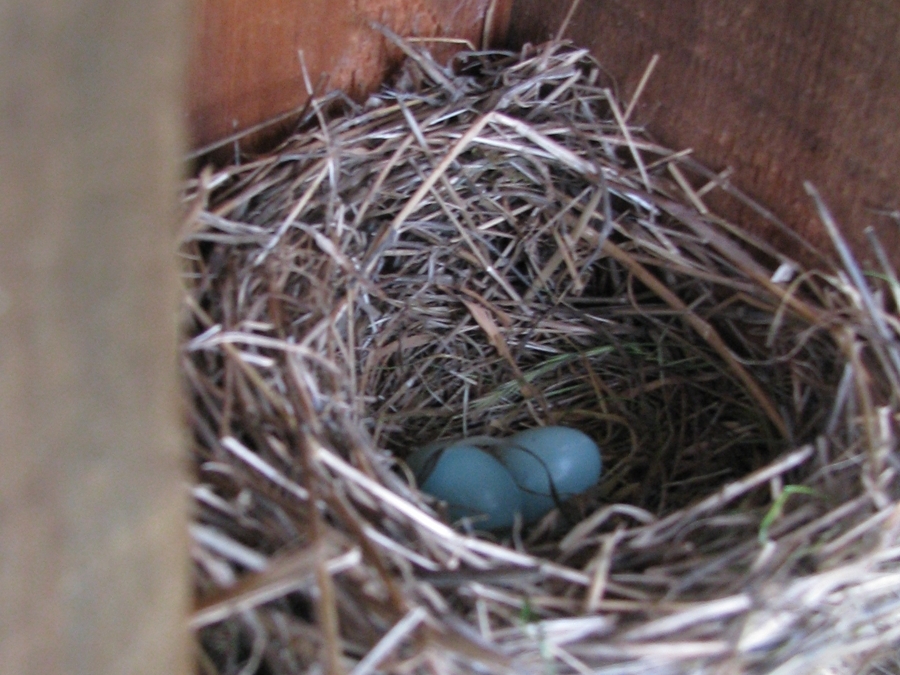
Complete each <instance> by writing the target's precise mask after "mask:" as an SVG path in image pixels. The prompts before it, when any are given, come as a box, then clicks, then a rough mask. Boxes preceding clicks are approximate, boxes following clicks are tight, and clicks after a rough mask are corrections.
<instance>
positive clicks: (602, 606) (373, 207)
mask: <svg viewBox="0 0 900 675" xmlns="http://www.w3.org/2000/svg"><path fill="white" fill-rule="evenodd" d="M400 44H401V46H402V47H403V48H404V49H405V50H406V51H407V52H408V54H409V58H408V60H407V63H406V65H405V66H404V69H403V72H402V75H401V76H400V77H399V79H398V82H397V83H396V84H395V86H394V87H393V88H392V89H390V90H385V91H382V92H381V93H379V94H378V95H377V96H375V97H373V98H371V99H370V100H369V101H368V102H367V103H366V105H365V106H364V107H358V106H353V105H352V104H350V103H345V104H344V112H342V113H341V114H337V115H336V114H326V113H325V111H326V110H327V109H328V104H329V103H330V102H333V101H334V100H336V98H337V97H334V96H333V97H331V98H326V99H320V100H317V101H315V102H314V104H313V105H312V106H311V107H310V109H309V111H308V115H307V118H306V120H305V121H304V123H303V124H302V125H301V127H300V129H301V130H300V131H299V132H298V133H296V134H294V135H292V136H291V137H290V138H289V139H288V140H287V141H286V142H285V143H284V144H283V145H282V146H280V147H279V148H278V149H277V150H276V151H275V152H273V153H271V154H267V155H265V156H262V157H258V158H250V159H246V158H245V159H244V160H243V161H242V162H240V163H236V164H235V165H233V166H228V167H225V168H221V169H216V170H205V171H203V172H201V173H200V175H199V176H198V177H197V178H195V179H193V180H191V181H189V182H188V184H187V185H186V188H185V202H186V205H187V209H188V211H189V213H188V215H187V217H186V220H185V225H184V231H183V233H182V246H181V255H182V259H183V262H184V268H185V275H184V279H185V287H186V288H185V307H186V309H185V319H184V341H183V352H182V365H183V369H184V374H185V379H186V382H187V387H188V389H189V404H188V406H189V410H188V414H189V422H190V425H191V429H192V432H193V450H192V457H193V461H194V466H195V472H196V473H195V476H196V480H195V483H194V484H193V486H192V495H193V498H194V500H195V505H196V515H195V519H194V524H193V525H192V527H191V536H192V556H193V560H194V570H195V585H196V597H197V600H196V602H197V605H196V608H195V610H194V612H193V614H192V617H191V625H192V626H193V628H194V629H195V630H196V631H197V634H198V638H199V639H198V664H199V665H198V669H199V672H201V673H205V674H213V673H215V674H225V673H228V674H238V673H240V674H241V675H249V674H251V673H267V674H273V675H282V674H287V673H300V672H313V673H315V672H324V673H347V672H349V673H352V674H353V675H365V674H366V673H376V672H378V673H469V672H482V673H507V672H517V673H559V674H564V673H660V674H668V673H688V672H690V673H712V672H716V673H761V672H771V673H779V674H780V675H786V674H793V673H807V672H820V671H819V670H817V669H818V668H820V667H822V666H823V664H828V665H829V666H830V667H832V668H834V669H835V670H833V671H832V672H851V671H856V672H859V670H858V669H861V668H863V667H864V666H866V664H869V666H868V667H880V668H884V667H886V666H885V665H884V664H885V661H883V660H882V661H879V660H878V659H883V658H885V650H886V649H888V648H891V647H892V646H895V645H896V644H897V643H898V640H900V546H898V534H900V510H898V501H897V500H898V477H897V471H898V468H900V465H898V460H897V441H896V438H895V435H894V433H895V427H896V424H897V421H898V417H897V410H898V393H900V386H898V381H900V349H898V334H900V325H898V319H897V316H896V314H894V313H893V310H892V309H891V307H895V306H896V303H897V299H898V298H897V296H898V293H900V286H898V283H897V280H896V277H895V276H894V274H893V271H892V270H891V269H890V267H889V266H887V264H886V263H885V264H884V265H883V267H884V269H879V270H876V271H875V272H871V273H869V274H863V272H862V271H861V270H860V268H859V267H858V266H857V264H856V263H855V262H854V261H853V258H852V257H851V256H850V254H849V253H847V251H846V250H845V249H844V248H842V247H841V238H840V234H839V233H838V232H837V230H836V228H835V226H834V223H833V222H832V221H831V218H830V216H829V215H828V212H827V210H826V209H825V208H824V206H822V205H821V204H820V207H821V213H822V216H823V219H824V221H825V224H826V226H828V227H829V228H830V231H832V233H833V236H834V238H835V243H836V245H837V246H838V250H839V253H840V255H841V257H842V260H843V265H842V266H841V267H840V268H836V267H827V266H824V265H823V267H822V269H820V270H810V269H806V268H804V267H802V266H801V265H799V264H797V263H794V262H792V261H791V260H789V259H788V258H786V257H785V256H784V255H782V254H780V253H778V252H777V251H773V250H771V249H769V248H768V247H767V246H766V245H765V243H763V242H760V241H757V240H755V239H753V238H752V237H750V236H749V235H748V234H746V233H744V232H742V231H741V230H740V229H739V228H737V227H735V226H733V225H731V224H729V223H727V222H725V221H723V220H722V219H720V218H717V217H716V216H714V215H712V214H711V213H710V212H709V211H708V209H707V208H706V207H705V206H704V203H703V199H704V195H705V194H706V193H707V192H708V191H710V190H719V189H724V190H730V191H731V192H732V193H734V190H733V189H732V188H731V187H730V186H729V184H728V182H727V180H725V179H724V178H722V177H717V176H715V175H713V174H711V173H710V172H708V171H704V170H703V169H702V168H701V167H698V166H697V165H696V164H694V163H693V162H692V161H691V159H690V157H689V154H687V153H679V152H673V151H670V150H668V149H666V148H663V147H660V146H659V145H658V144H656V143H655V142H653V141H652V140H651V139H650V138H649V137H648V135H647V134H646V133H644V131H643V130H642V129H641V128H639V127H638V126H637V125H635V124H634V123H632V122H631V121H630V120H631V115H632V108H633V106H629V105H624V104H622V103H619V102H617V100H616V98H615V96H614V95H613V93H611V90H610V88H609V87H608V86H604V82H605V77H604V75H603V73H602V71H601V69H600V68H599V67H598V65H597V64H596V62H594V61H593V60H592V59H591V57H590V56H589V55H588V54H587V53H586V52H585V51H584V50H580V49H576V48H574V47H572V46H571V45H566V44H563V43H551V44H549V45H546V46H544V47H542V48H540V49H537V50H531V51H526V52H523V53H522V54H511V53H500V52H465V53H462V54H460V55H458V56H457V57H455V59H454V60H453V61H452V62H451V64H450V65H449V66H446V67H445V66H439V65H438V64H436V63H435V62H434V61H433V60H431V59H430V57H429V56H428V54H427V53H426V52H424V51H420V50H417V49H412V48H411V47H409V46H408V45H407V44H405V43H402V42H400ZM810 189H811V192H813V198H817V196H816V195H815V193H814V190H812V188H810ZM876 252H877V253H878V254H879V256H880V257H881V259H882V261H884V260H885V256H884V255H883V252H882V251H881V250H880V249H877V248H876ZM546 424H565V425H569V426H572V427H576V428H578V429H580V430H582V431H584V432H586V433H588V434H589V435H590V436H591V437H592V438H594V439H595V440H596V441H597V443H598V444H599V445H600V447H601V448H602V451H603V461H604V473H603V476H602V478H601V481H600V483H599V485H597V486H596V487H595V488H594V489H592V490H590V491H589V492H588V493H587V494H584V495H582V496H580V497H578V498H576V499H574V500H573V501H571V502H569V503H565V504H560V505H559V508H557V509H555V510H554V511H553V512H551V513H550V514H549V515H548V516H546V517H545V518H544V519H543V520H541V521H540V522H539V523H537V524H534V525H532V526H528V527H517V528H515V529H514V530H513V531H512V532H510V533H499V534H498V533H483V532H478V531H477V530H475V529H474V528H473V527H472V526H471V523H469V525H468V527H467V524H466V523H455V524H454V523H450V522H448V521H447V520H446V518H445V511H444V510H443V509H442V505H441V504H440V503H436V502H435V500H433V499H432V498H430V497H428V496H426V495H423V494H422V493H421V492H419V491H418V490H417V489H416V486H415V484H414V481H413V479H412V477H411V475H410V472H409V471H408V470H407V469H406V468H405V465H404V462H403V459H404V457H405V456H407V455H408V453H409V452H411V451H412V450H414V449H416V448H419V447H421V446H422V445H423V444H426V443H428V442H431V441H435V440H438V439H447V438H453V437H461V436H474V435H488V436H504V435H508V434H510V433H512V432H514V431H516V430H520V429H524V428H528V427H534V426H539V425H546ZM472 479H473V480H477V479H478V477H477V476H473V477H472ZM841 668H844V671H841V670H840V669H841Z"/></svg>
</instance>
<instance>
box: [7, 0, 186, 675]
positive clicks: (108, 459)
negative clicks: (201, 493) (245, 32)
mask: <svg viewBox="0 0 900 675" xmlns="http://www.w3.org/2000/svg"><path fill="white" fill-rule="evenodd" d="M186 9H187V5H186V3H185V2H184V1H183V0H156V1H154V2H146V1H144V0H118V1H117V2H102V1H101V0H78V1H75V2H72V1H66V0H44V1H42V2H35V1H34V0H6V1H5V2H2V3H0V671H2V672H3V673H5V674H9V675H24V674H28V675H74V674H82V673H83V674H85V675H121V674H122V673H147V674H148V675H150V674H154V675H158V674H161V673H165V674H166V675H180V674H183V673H187V672H188V670H189V664H188V649H187V645H188V642H187V640H186V635H187V634H186V631H185V621H184V619H185V612H186V609H187V607H188V601H189V592H188V591H189V588H188V574H187V572H188V554H187V547H186V539H185V532H186V508H185V506H186V499H185V489H184V478H183V475H182V471H181V469H182V464H183V457H182V450H183V448H182V444H181V423H180V419H179V404H178V402H179V391H178V386H177V369H176V363H177V361H176V308H177V295H176V284H177V274H176V268H175V256H174V237H173V225H174V222H175V217H174V216H175V212H174V207H175V195H176V185H177V183H176V179H177V171H178V166H179V164H178V160H179V157H180V156H181V154H182V152H183V133H182V115H181V103H182V90H183V85H182V80H183V72H184V64H185V58H184V56H185V51H186V50H185V49H184V45H185V39H184V38H185V31H184V28H185V26H186V18H187V17H186V14H187V13H186V11H185V10H186Z"/></svg>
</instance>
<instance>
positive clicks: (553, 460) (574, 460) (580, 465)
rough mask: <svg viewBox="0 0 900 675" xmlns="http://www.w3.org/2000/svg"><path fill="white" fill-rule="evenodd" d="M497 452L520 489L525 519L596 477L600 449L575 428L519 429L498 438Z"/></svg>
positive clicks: (544, 511) (581, 489)
mask: <svg viewBox="0 0 900 675" xmlns="http://www.w3.org/2000/svg"><path fill="white" fill-rule="evenodd" d="M498 456H499V459H500V461H501V462H502V463H503V465H504V466H505V467H506V468H507V470H508V471H509V473H510V474H511V475H512V477H513V480H514V481H515V483H516V484H517V485H518V486H519V488H520V490H521V491H522V498H521V503H522V515H523V517H524V519H525V522H527V523H530V522H534V521H535V520H538V519H539V518H541V517H543V516H544V515H546V514H547V513H548V512H549V511H550V510H551V509H552V508H553V507H555V506H556V504H557V500H558V501H559V502H560V503H561V502H564V501H566V500H567V499H569V498H571V497H573V496H575V495H577V494H580V493H582V492H584V491H585V490H587V489H588V488H590V487H592V486H593V485H596V484H597V481H598V480H600V469H601V460H600V449H599V448H598V447H597V444H596V443H594V441H592V440H591V438H590V437H589V436H588V435H587V434H584V433H582V432H581V431H578V430H577V429H570V428H568V427H542V428H538V429H529V430H527V431H522V432H520V433H518V434H516V435H515V436H512V437H510V438H509V439H507V440H504V441H503V442H502V444H501V446H500V450H499V455H498ZM554 497H555V499H554Z"/></svg>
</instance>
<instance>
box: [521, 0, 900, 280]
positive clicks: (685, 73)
mask: <svg viewBox="0 0 900 675" xmlns="http://www.w3.org/2000/svg"><path fill="white" fill-rule="evenodd" d="M567 6H568V3H561V4H551V3H546V2H542V1H541V0H515V4H514V10H513V19H512V24H511V26H510V31H509V41H510V43H511V44H513V45H518V44H521V43H523V42H526V41H531V42H541V41H544V40H546V39H548V38H549V37H550V36H551V34H552V33H553V32H555V30H556V28H557V27H558V26H559V24H560V22H561V20H562V17H563V15H564V13H565V11H566V9H567ZM566 36H567V37H569V38H571V39H573V40H574V41H575V42H576V43H579V44H583V45H586V46H588V47H590V48H591V50H592V52H593V53H594V55H595V56H596V57H597V58H598V59H599V60H600V62H601V64H602V65H603V67H604V68H605V69H606V70H607V71H608V73H609V74H610V75H611V76H612V77H613V78H614V79H615V80H616V81H617V83H618V86H619V90H620V93H621V95H622V96H624V97H625V98H626V99H627V98H628V97H630V96H631V94H632V93H633V92H634V90H635V88H636V86H637V83H638V81H639V79H640V77H641V75H642V73H643V71H644V69H645V68H646V66H647V63H648V62H649V61H650V59H651V57H652V55H653V54H656V53H658V54H659V55H660V61H659V65H658V67H657V69H656V72H655V73H654V75H653V77H652V79H651V80H650V83H649V85H648V87H647V89H646V91H645V92H644V94H643V96H642V98H641V103H640V105H639V107H638V110H637V116H636V118H637V119H638V120H639V121H643V122H644V123H646V124H647V126H648V128H649V129H650V131H651V132H652V133H653V134H654V135H655V136H656V137H657V138H659V139H660V140H661V141H662V142H664V143H666V144H668V145H670V146H672V147H675V148H685V147H688V148H693V150H694V154H695V157H696V158H697V159H699V160H700V161H702V162H703V163H705V164H707V165H708V166H710V167H712V168H714V169H716V170H722V169H725V168H727V167H731V168H733V169H734V175H733V179H732V181H733V183H734V184H735V185H737V186H738V187H739V188H741V189H742V190H744V191H745V192H747V193H748V194H749V195H750V196H752V197H753V198H755V199H757V200H758V201H760V202H761V203H762V204H764V205H765V206H767V207H769V208H771V209H772V210H773V211H774V212H775V213H776V214H777V215H778V216H779V217H780V218H781V219H783V220H784V221H785V222H786V223H787V224H788V225H789V226H790V227H791V228H792V229H793V230H795V231H796V232H799V233H801V234H803V235H804V236H806V237H808V238H809V239H811V240H812V241H813V242H814V243H815V244H816V245H817V246H818V247H820V248H821V249H823V250H825V251H826V252H827V253H828V255H829V256H831V257H833V248H832V246H831V244H830V242H829V241H828V240H827V237H826V235H825V232H824V230H823V228H822V227H821V225H820V223H819V219H818V217H817V216H816V214H815V212H814V209H813V207H812V203H811V201H810V199H809V198H808V196H807V195H806V194H805V192H804V190H803V186H802V184H803V181H804V180H810V181H812V182H813V183H814V184H815V185H816V186H817V187H818V189H819V190H820V191H821V193H822V194H823V195H824V197H825V198H826V200H827V201H828V203H829V204H830V207H831V209H832V210H833V212H834V214H835V216H836V217H837V219H838V221H839V222H840V223H841V224H842V227H843V228H844V230H845V233H846V235H847V236H848V238H849V239H850V240H851V242H852V244H853V247H854V249H855V250H856V252H857V255H858V256H859V257H861V258H863V259H865V260H866V261H867V262H870V258H871V256H870V253H869V251H870V249H869V246H868V244H867V242H866V239H865V236H864V233H863V230H864V228H865V227H866V226H868V225H871V226H873V227H874V228H875V230H876V232H877V233H878V235H879V237H880V238H881V240H882V242H883V243H884V245H885V247H886V248H887V250H888V251H889V253H890V254H891V255H892V256H893V259H894V261H895V262H896V263H897V264H900V223H898V221H897V220H896V219H891V218H890V217H888V216H886V215H884V214H878V213H876V210H878V209H881V210H885V211H894V210H896V209H898V208H900V124H898V115H897V111H898V110H900V59H898V58H897V54H898V53H900V5H898V4H897V3H892V2H888V1H880V2H869V1H865V0H796V1H795V2H782V3H772V2H763V1H762V0H747V1H745V2H741V3H724V2H705V1H703V0H669V1H668V2H658V1H656V0H603V1H602V2H601V1H600V0H584V2H583V3H582V5H581V7H580V8H579V9H578V11H577V12H576V15H575V17H574V20H573V21H572V23H571V26H570V28H569V30H568V32H567V33H566ZM712 206H713V207H715V208H716V209H719V210H723V211H724V212H725V213H726V214H727V215H729V216H730V217H732V218H734V219H737V220H739V221H741V222H745V223H748V224H749V225H750V226H751V227H752V228H753V229H756V230H757V231H759V232H762V233H764V234H765V235H766V236H767V237H770V238H771V239H772V240H773V241H775V243H776V244H778V245H779V246H780V247H781V248H782V250H784V251H787V252H789V253H793V254H795V255H798V254H800V251H799V249H798V248H797V246H796V245H795V244H794V243H793V242H792V241H791V240H790V238H788V237H785V236H782V235H780V234H778V233H777V232H776V231H774V230H773V229H772V227H771V226H769V225H767V224H766V223H764V222H762V221H761V220H760V219H759V218H758V217H756V216H755V214H754V213H752V212H751V211H750V210H748V209H747V208H744V207H741V206H740V205H739V204H737V203H736V202H734V201H733V200H731V199H728V198H721V197H720V198H718V199H713V200H712ZM802 257H804V258H806V259H807V262H810V261H811V260H810V256H802Z"/></svg>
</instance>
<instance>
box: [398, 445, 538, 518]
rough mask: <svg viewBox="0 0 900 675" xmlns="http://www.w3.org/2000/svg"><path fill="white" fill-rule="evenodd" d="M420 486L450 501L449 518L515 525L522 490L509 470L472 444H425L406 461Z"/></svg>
mask: <svg viewBox="0 0 900 675" xmlns="http://www.w3.org/2000/svg"><path fill="white" fill-rule="evenodd" d="M406 463H407V464H408V465H409V468H410V469H412V471H413V473H414V474H415V476H416V480H417V481H418V482H419V487H420V488H421V490H422V491H423V492H426V493H428V494H430V495H432V496H434V497H437V498H438V499H441V500H443V501H445V502H447V505H448V509H449V514H450V518H451V519H453V520H459V519H460V518H464V517H468V518H471V519H472V522H473V524H474V525H475V527H476V528H478V529H484V530H495V529H501V528H509V527H512V524H513V521H514V519H515V515H516V513H518V512H520V511H521V510H522V503H521V500H522V493H521V491H520V490H519V488H518V487H517V486H516V484H515V482H514V481H513V479H512V476H511V475H510V473H509V471H507V470H506V468H505V467H504V466H503V465H502V464H501V463H500V462H499V461H497V460H496V459H495V458H494V457H492V456H491V455H489V454H488V453H486V452H484V451H483V450H479V449H478V448H476V447H475V446H473V445H466V444H465V443H459V444H456V445H451V446H449V447H446V448H443V449H441V448H440V447H436V446H426V447H425V448H422V449H421V450H417V451H416V452H414V453H412V454H411V455H410V456H409V457H408V458H407V460H406Z"/></svg>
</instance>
